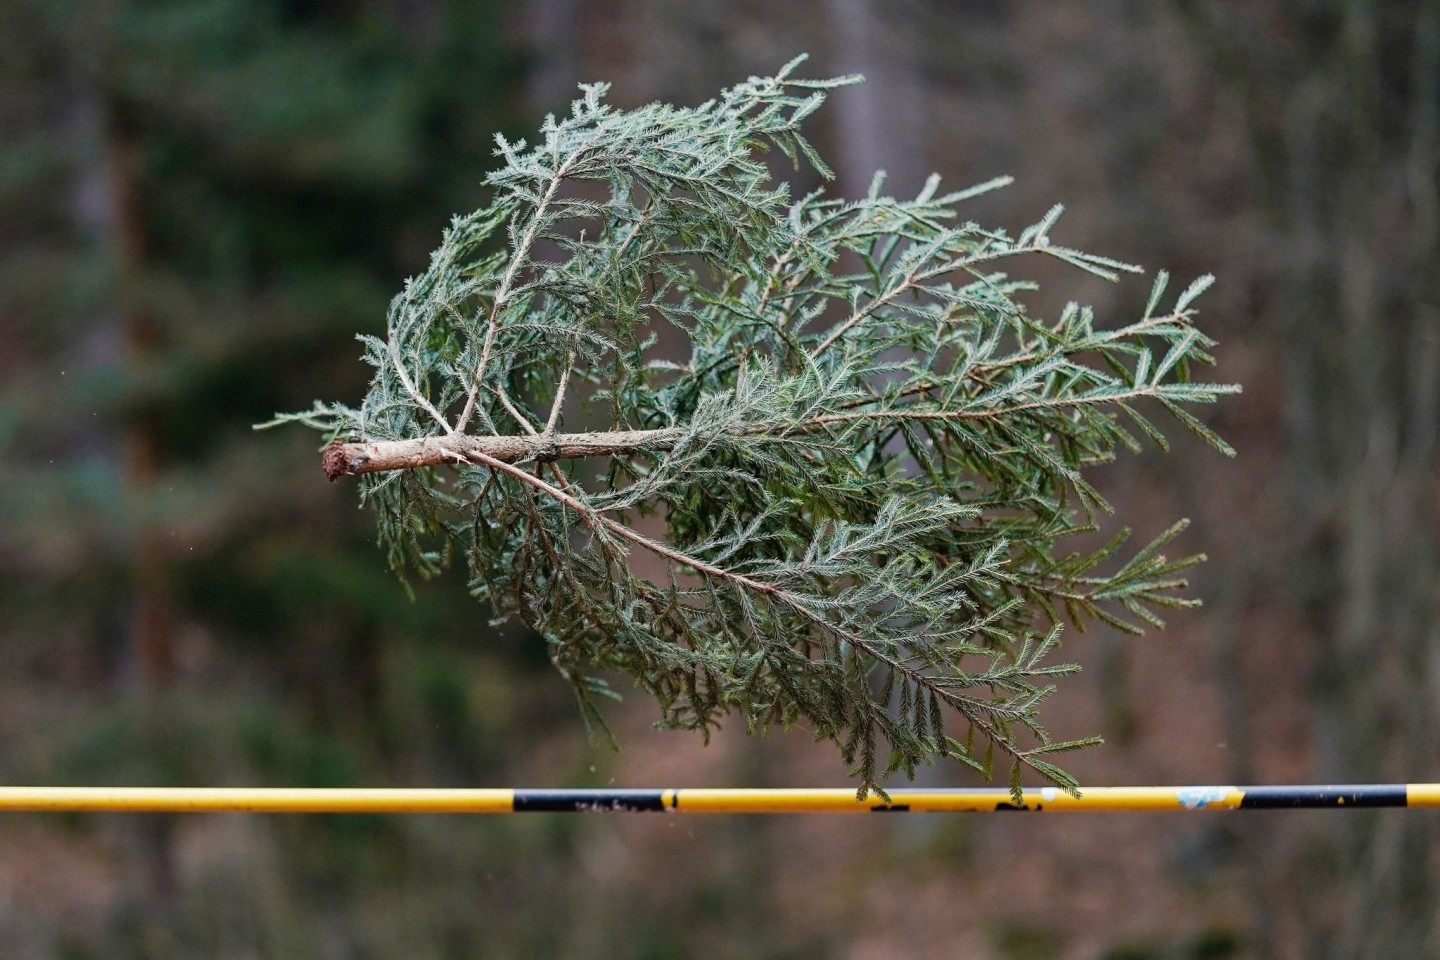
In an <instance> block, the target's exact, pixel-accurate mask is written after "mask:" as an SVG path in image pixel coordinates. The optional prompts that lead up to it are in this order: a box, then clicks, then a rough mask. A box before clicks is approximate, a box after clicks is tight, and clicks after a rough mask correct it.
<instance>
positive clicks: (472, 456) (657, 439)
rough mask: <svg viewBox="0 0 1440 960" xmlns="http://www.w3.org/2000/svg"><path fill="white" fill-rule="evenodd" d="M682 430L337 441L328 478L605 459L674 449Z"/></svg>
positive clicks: (328, 459) (327, 461)
mask: <svg viewBox="0 0 1440 960" xmlns="http://www.w3.org/2000/svg"><path fill="white" fill-rule="evenodd" d="M681 432H682V431H680V430H676V429H673V428H670V429H663V430H611V431H607V432H603V433H554V434H543V433H542V434H536V435H533V436H524V437H519V436H508V437H477V436H474V435H471V434H460V433H457V434H450V435H449V436H440V437H419V438H416V439H414V440H378V441H375V442H374V443H340V442H338V441H337V442H335V443H332V444H330V446H328V447H326V448H325V453H324V455H323V460H322V462H323V465H324V467H325V476H327V477H329V478H330V480H331V481H332V482H333V481H334V480H335V479H336V478H337V477H351V476H355V475H356V474H361V473H380V472H383V471H386V470H413V469H415V468H416V467H437V466H440V465H441V464H446V463H451V464H456V463H469V462H471V461H473V460H480V459H484V458H488V459H491V460H499V461H501V462H502V463H517V462H519V461H521V460H532V459H533V460H539V461H541V462H546V461H551V460H560V459H569V458H572V457H603V456H608V455H611V454H617V453H633V452H635V451H636V450H669V449H670V448H671V447H673V446H674V445H675V441H676V440H678V439H679V438H680V436H681Z"/></svg>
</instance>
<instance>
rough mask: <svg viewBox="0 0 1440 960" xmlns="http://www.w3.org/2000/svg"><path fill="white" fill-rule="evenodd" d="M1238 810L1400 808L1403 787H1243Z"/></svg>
mask: <svg viewBox="0 0 1440 960" xmlns="http://www.w3.org/2000/svg"><path fill="white" fill-rule="evenodd" d="M1244 790H1245V795H1244V796H1243V797H1241V798H1240V809H1241V810H1282V809H1294V808H1296V807H1403V806H1405V786H1404V784H1376V785H1365V786H1356V785H1351V786H1334V787H1245V788H1244Z"/></svg>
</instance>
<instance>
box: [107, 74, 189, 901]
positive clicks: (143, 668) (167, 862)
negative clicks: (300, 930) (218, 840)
mask: <svg viewBox="0 0 1440 960" xmlns="http://www.w3.org/2000/svg"><path fill="white" fill-rule="evenodd" d="M105 137H106V147H107V151H106V152H107V157H108V162H109V169H110V178H109V191H110V201H111V210H112V214H111V218H110V229H111V243H112V249H113V251H114V261H115V279H116V286H117V292H118V296H117V298H116V302H117V303H118V304H119V307H120V311H121V325H122V327H123V330H124V338H125V345H126V348H127V357H126V362H127V366H128V368H129V373H130V379H131V382H132V384H133V383H144V381H145V379H146V378H147V377H153V367H154V364H155V360H156V353H157V349H158V331H157V329H156V324H155V320H154V317H153V316H152V315H151V313H150V311H149V309H148V308H147V307H146V305H145V299H146V295H145V290H144V284H145V257H146V243H145V211H144V205H143V197H142V194H141V184H142V177H143V162H144V161H143V155H142V152H141V144H140V141H139V136H138V131H137V130H136V128H135V126H134V123H133V121H132V119H131V117H130V116H129V115H128V114H127V112H126V109H125V107H124V105H123V104H119V103H116V102H114V100H113V99H112V101H111V102H110V103H109V104H108V105H107V115H106V129H105ZM138 392H139V394H140V396H139V397H138V398H137V399H132V401H131V404H132V406H131V409H130V411H129V414H128V417H127V422H126V425H125V453H124V456H125V460H124V465H123V477H124V490H125V499H126V502H127V511H126V512H127V520H128V523H129V533H130V538H131V543H132V558H131V564H130V573H131V580H132V591H133V592H132V595H131V602H132V605H133V606H132V611H131V622H130V651H131V657H132V661H131V663H130V664H128V665H127V666H128V668H129V669H130V671H132V676H133V678H134V680H135V681H136V682H137V683H138V685H139V687H140V690H141V695H142V696H143V697H144V698H146V700H155V699H158V698H159V697H162V696H163V695H164V694H165V693H166V692H167V691H168V689H169V688H170V686H171V684H172V682H173V680H174V675H175V643H174V616H173V603H172V598H171V588H170V583H169V578H170V574H169V563H170V558H169V550H168V547H167V544H166V542H165V534H164V532H163V531H162V530H160V529H159V527H158V526H157V524H156V518H155V507H154V504H155V496H156V475H157V472H158V468H159V443H160V441H159V437H158V427H157V424H156V419H157V417H158V415H159V411H158V409H157V408H156V404H155V400H154V398H153V397H152V396H150V395H149V394H150V391H149V390H147V389H141V390H140V391H138ZM155 705H156V706H158V704H155ZM147 729H149V727H148V725H147ZM172 825H173V821H172V820H171V819H170V818H169V817H141V818H138V819H137V820H136V823H135V828H136V830H137V840H138V844H139V846H140V848H141V849H142V850H143V862H144V871H145V880H146V887H147V893H148V894H149V898H150V903H151V905H152V907H153V908H154V909H157V910H159V911H161V912H162V913H163V912H167V911H168V910H169V907H170V906H171V905H172V904H173V903H174V900H175V894H176V877H175V857H174V845H173V843H172V838H171V834H172Z"/></svg>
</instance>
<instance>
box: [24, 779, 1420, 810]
mask: <svg viewBox="0 0 1440 960" xmlns="http://www.w3.org/2000/svg"><path fill="white" fill-rule="evenodd" d="M889 794H890V798H889V800H888V801H886V800H884V799H883V798H881V797H880V796H879V795H877V794H873V793H872V794H871V795H870V796H869V797H867V798H866V799H864V800H857V799H856V798H855V791H854V790H852V789H850V788H848V787H839V788H818V789H806V788H789V789H743V788H742V789H709V788H701V787H679V788H670V789H661V790H586V789H576V790H526V789H428V788H421V789H402V788H389V789H363V788H362V789H312V788H291V787H0V812H3V811H91V812H128V813H220V812H245V813H590V812H595V813H622V812H632V813H638V812H646V811H653V812H667V813H870V812H873V813H905V812H909V813H991V812H998V811H1007V810H1032V811H1042V810H1053V811H1074V812H1084V811H1119V810H1278V809H1304V808H1311V809H1314V808H1330V809H1344V808H1350V809H1354V808H1366V807H1371V808H1373V807H1440V784H1437V783H1410V784H1400V783H1397V784H1350V785H1338V786H1320V785H1299V786H1251V787H1235V786H1228V787H1227V786H1213V787H1211V786H1193V787H1087V788H1085V790H1084V792H1083V794H1082V795H1081V796H1079V797H1072V796H1070V795H1069V794H1067V793H1065V792H1064V791H1061V790H1057V789H1055V788H1054V787H1043V788H1039V789H1029V790H1026V791H1024V802H1023V803H1022V804H1019V805H1017V804H1015V803H1014V801H1013V798H1012V797H1011V795H1010V791H1009V790H1003V789H934V788H926V789H894V790H890V791H889Z"/></svg>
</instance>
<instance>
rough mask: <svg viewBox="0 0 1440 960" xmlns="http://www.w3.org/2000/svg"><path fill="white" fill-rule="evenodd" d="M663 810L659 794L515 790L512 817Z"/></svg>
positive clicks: (663, 803) (662, 798) (606, 791)
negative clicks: (518, 814)
mask: <svg viewBox="0 0 1440 960" xmlns="http://www.w3.org/2000/svg"><path fill="white" fill-rule="evenodd" d="M664 809H665V798H664V792H663V791H661V790H516V791H515V812H516V813H610V812H612V811H623V812H634V813H645V812H654V811H660V810H664Z"/></svg>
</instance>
